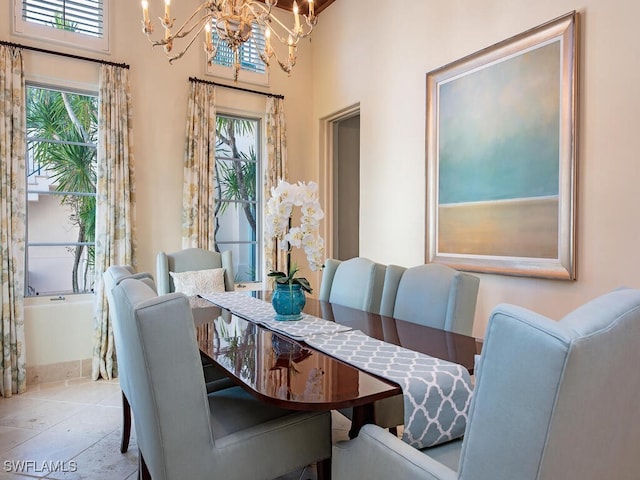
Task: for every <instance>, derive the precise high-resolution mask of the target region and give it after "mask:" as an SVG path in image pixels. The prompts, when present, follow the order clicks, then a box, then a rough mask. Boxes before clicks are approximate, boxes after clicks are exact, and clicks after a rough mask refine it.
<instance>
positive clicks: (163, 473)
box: [113, 278, 213, 480]
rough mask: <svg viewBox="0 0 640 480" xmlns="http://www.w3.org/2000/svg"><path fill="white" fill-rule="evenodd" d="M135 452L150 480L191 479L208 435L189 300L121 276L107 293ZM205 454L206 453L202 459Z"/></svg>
mask: <svg viewBox="0 0 640 480" xmlns="http://www.w3.org/2000/svg"><path fill="white" fill-rule="evenodd" d="M113 294H114V300H115V304H116V309H117V316H116V320H115V321H116V323H117V324H118V326H119V328H120V331H121V335H120V338H119V343H120V344H119V345H118V344H116V347H117V348H118V350H119V351H125V352H126V355H125V357H124V361H125V365H124V368H125V369H126V370H127V372H128V376H129V380H130V382H131V385H132V386H133V387H134V388H133V389H132V392H131V398H129V401H130V403H131V407H132V409H133V411H134V420H135V426H136V436H137V438H138V444H139V446H140V450H141V452H142V454H143V455H144V459H145V462H146V464H147V466H148V468H149V472H150V473H151V477H152V478H153V479H154V480H163V479H167V478H180V477H181V476H182V475H184V478H195V477H191V476H190V474H189V472H193V471H194V470H197V468H198V467H197V465H199V464H202V463H203V461H204V460H203V459H206V458H208V457H210V455H211V450H212V448H213V437H212V433H211V428H210V421H209V405H208V400H207V391H206V387H205V383H204V378H203V375H202V365H201V361H200V355H199V352H198V347H197V341H196V334H195V327H194V322H193V316H192V314H191V308H190V306H189V301H188V299H187V297H185V296H184V295H183V294H181V293H172V294H168V295H163V296H156V295H155V292H153V290H152V289H151V288H150V287H149V286H148V285H145V284H144V283H143V282H142V281H140V280H136V279H130V278H126V279H124V280H122V281H121V282H120V284H119V285H118V286H117V287H115V288H114V290H113ZM207 452H208V454H207Z"/></svg>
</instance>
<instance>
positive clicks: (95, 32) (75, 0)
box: [14, 0, 109, 51]
mask: <svg viewBox="0 0 640 480" xmlns="http://www.w3.org/2000/svg"><path fill="white" fill-rule="evenodd" d="M108 12H109V0H14V19H15V22H14V27H15V31H16V33H19V34H24V35H28V36H37V37H38V38H46V39H50V40H54V41H57V42H61V43H66V44H72V45H74V46H77V47H82V48H89V49H92V50H102V51H108V49H109V40H108V30H109V28H108V27H109V22H108V19H109V15H108Z"/></svg>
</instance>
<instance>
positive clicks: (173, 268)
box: [156, 248, 234, 295]
mask: <svg viewBox="0 0 640 480" xmlns="http://www.w3.org/2000/svg"><path fill="white" fill-rule="evenodd" d="M211 268H224V286H225V290H226V291H228V292H230V291H233V290H234V283H233V282H234V272H233V256H232V253H231V251H230V250H227V251H225V252H220V253H218V252H213V251H211V250H205V249H203V248H187V249H185V250H181V251H179V252H174V253H165V252H159V253H158V257H157V259H156V277H157V282H158V294H159V295H165V294H167V293H172V292H175V285H174V284H173V279H172V278H171V275H169V272H190V271H193V270H208V269H211Z"/></svg>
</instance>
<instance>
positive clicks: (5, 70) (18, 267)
mask: <svg viewBox="0 0 640 480" xmlns="http://www.w3.org/2000/svg"><path fill="white" fill-rule="evenodd" d="M25 90H26V89H25V82H24V68H23V60H22V52H21V50H20V49H17V48H15V47H8V46H4V45H0V249H1V251H0V275H1V277H0V301H1V302H2V324H1V325H0V330H1V331H0V335H2V365H1V366H0V372H1V373H2V377H1V379H0V394H2V396H3V397H11V396H12V395H13V394H14V393H24V392H25V391H26V387H27V378H26V354H25V342H24V275H25V229H26V208H27V206H26V178H27V177H26V158H25V157H26V143H25V142H26V139H25V136H26V131H25V130H26V115H25V102H26V91H25Z"/></svg>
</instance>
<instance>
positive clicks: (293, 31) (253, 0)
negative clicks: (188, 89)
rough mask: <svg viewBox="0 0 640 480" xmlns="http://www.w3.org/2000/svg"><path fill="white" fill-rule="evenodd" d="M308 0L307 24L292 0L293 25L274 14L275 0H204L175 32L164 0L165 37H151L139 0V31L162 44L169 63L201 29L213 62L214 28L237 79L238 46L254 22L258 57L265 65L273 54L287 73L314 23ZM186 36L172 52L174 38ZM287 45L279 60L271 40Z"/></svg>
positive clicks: (144, 6) (146, 9) (167, 0)
mask: <svg viewBox="0 0 640 480" xmlns="http://www.w3.org/2000/svg"><path fill="white" fill-rule="evenodd" d="M308 2H309V13H308V15H302V17H304V20H305V23H306V28H305V27H304V26H303V24H302V22H301V21H300V13H299V9H298V4H297V2H296V1H294V2H293V23H294V24H293V27H292V28H289V27H287V26H286V25H285V24H284V23H282V22H281V21H280V20H278V18H277V17H276V16H275V15H274V14H273V12H272V9H273V7H275V6H276V4H277V3H278V0H264V3H262V2H259V1H257V0H213V1H208V2H203V3H202V4H201V5H200V6H199V7H198V8H197V9H196V10H195V11H194V12H193V13H192V14H191V16H190V17H189V18H188V19H187V20H186V21H185V22H184V23H183V24H182V25H181V26H180V27H179V28H178V29H177V30H175V31H174V32H172V31H171V29H172V28H173V24H174V21H175V19H174V18H171V0H164V17H159V19H160V23H161V24H162V26H163V27H164V38H162V39H159V40H153V39H152V38H151V34H152V33H153V23H152V22H151V20H150V18H149V2H148V1H147V0H142V31H143V32H144V33H145V35H147V38H149V41H150V42H151V43H152V45H153V46H154V47H155V46H157V45H162V46H163V47H164V51H165V53H166V54H167V56H168V57H169V63H172V62H173V61H174V60H177V59H179V58H182V56H183V55H184V54H185V53H186V52H187V50H188V49H189V47H191V45H192V44H193V43H194V42H195V40H196V38H197V37H198V36H199V35H200V33H201V32H204V42H203V45H204V51H205V52H206V54H207V61H208V62H209V63H213V59H214V58H215V56H216V52H217V50H218V42H216V43H215V44H214V42H213V40H212V33H211V29H212V28H215V31H216V33H217V35H218V41H223V42H226V43H227V45H228V46H229V48H230V49H231V51H232V52H233V69H234V80H235V81H237V80H238V72H239V71H240V53H239V49H240V46H241V45H242V44H243V43H245V42H247V41H248V40H250V39H251V37H252V35H253V26H254V25H256V26H257V27H258V28H260V29H261V30H262V32H263V34H264V38H265V46H264V51H263V52H260V58H261V59H262V61H263V62H264V63H265V65H266V66H267V67H268V66H269V62H270V60H271V58H272V57H275V59H276V61H277V62H278V64H279V65H280V68H282V70H284V71H285V72H287V73H291V69H292V68H293V66H294V65H295V64H296V51H297V48H298V43H299V42H300V40H301V39H303V38H305V37H308V36H309V35H310V34H311V31H312V30H313V27H314V26H315V25H316V23H317V17H316V15H315V13H314V6H313V0H308ZM184 37H187V38H188V40H187V44H186V46H185V47H184V49H182V50H181V51H180V52H179V53H177V54H173V53H172V51H173V41H174V40H175V39H180V38H184ZM274 37H275V39H277V40H278V42H280V43H282V44H284V45H286V46H287V47H288V48H287V50H288V56H287V59H286V61H282V60H280V59H279V58H278V56H277V55H276V53H275V51H274V49H273V47H272V45H271V42H272V39H273V38H274Z"/></svg>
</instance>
